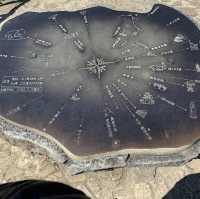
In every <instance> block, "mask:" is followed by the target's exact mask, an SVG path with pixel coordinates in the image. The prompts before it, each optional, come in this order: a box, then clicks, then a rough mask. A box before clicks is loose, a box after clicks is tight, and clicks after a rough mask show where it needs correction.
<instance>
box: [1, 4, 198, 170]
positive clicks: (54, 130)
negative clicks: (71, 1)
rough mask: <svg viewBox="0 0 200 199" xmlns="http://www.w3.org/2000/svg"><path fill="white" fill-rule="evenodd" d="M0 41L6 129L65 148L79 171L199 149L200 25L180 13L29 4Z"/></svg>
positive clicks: (140, 162) (14, 134)
mask: <svg viewBox="0 0 200 199" xmlns="http://www.w3.org/2000/svg"><path fill="white" fill-rule="evenodd" d="M163 16H165V17H163ZM160 19H162V20H160ZM47 33H48V34H47ZM0 41H1V45H0V128H1V130H2V133H4V134H5V135H6V134H8V136H9V138H11V137H13V138H17V139H18V138H19V139H20V140H28V141H30V142H31V143H37V144H38V145H39V146H40V147H42V146H44V149H47V148H48V150H49V152H50V154H52V151H53V150H54V149H55V150H56V153H55V154H56V155H55V157H57V150H59V151H61V152H62V151H63V150H64V152H66V158H67V161H65V162H66V165H68V166H70V167H71V168H72V169H78V172H80V171H82V170H96V169H105V168H106V169H107V168H112V167H113V166H114V167H121V166H125V165H127V166H131V165H137V166H139V165H143V163H144V162H145V164H146V162H147V164H150V165H151V164H153V165H156V164H162V165H164V164H166V165H168V164H169V162H171V163H172V164H174V163H175V160H176V157H177V163H180V162H185V161H186V160H190V159H192V156H193V154H197V153H198V154H199V153H200V142H197V141H198V140H200V75H199V74H200V31H199V29H198V28H197V27H196V25H195V24H193V23H192V22H191V21H190V20H189V19H188V18H187V17H185V16H184V15H183V14H182V13H179V12H178V11H176V10H174V9H172V8H169V7H166V6H163V5H155V6H154V7H153V8H152V10H151V11H150V12H148V13H133V12H128V11H123V12H121V11H114V10H110V9H108V8H103V7H94V8H88V9H86V10H83V11H74V12H67V11H62V12H59V11H58V12H53V13H52V12H43V13H32V12H30V13H26V14H23V15H21V16H17V17H15V18H13V19H12V20H11V19H10V20H9V22H6V23H4V24H3V26H2V29H1V30H0ZM3 131H4V132H3ZM42 136H44V137H42ZM45 139H47V141H46V140H45ZM50 139H51V140H52V143H50V141H49V140H50ZM54 142H56V143H54ZM193 143H195V147H193V145H194V144H193ZM197 145H198V151H196V148H197V147H196V146H197ZM60 146H61V148H62V149H60V148H59V147H60ZM183 146H187V150H189V152H187V153H186V151H185V150H186V148H185V147H183ZM189 146H191V147H192V148H189ZM179 147H182V149H183V150H184V153H182V152H179V153H178V152H177V151H176V150H177V149H178V148H179ZM159 148H162V149H163V150H161V151H160V150H159ZM143 149H145V150H143ZM165 149H167V151H165ZM168 149H169V150H170V151H169V152H170V153H169V154H168ZM122 150H123V152H122ZM134 150H137V151H138V153H137V155H136V153H135V151H134ZM194 150H195V151H194ZM157 151H159V155H158V154H157ZM180 151H181V150H180ZM172 152H173V153H172ZM59 153H60V152H59ZM143 153H145V154H144V155H143ZM154 153H155V154H154ZM162 153H163V154H162ZM63 154H64V153H63V152H62V154H61V156H62V158H63ZM171 154H172V156H171ZM183 154H188V155H187V156H188V157H185V156H186V155H183ZM121 155H123V159H122V158H121V157H122V156H121ZM163 155H164V156H163ZM180 156H181V157H182V158H181V159H180ZM53 157H54V155H53ZM75 157H77V158H76V159H74V158H75ZM79 157H81V158H79ZM163 157H164V158H163ZM194 157H196V155H194ZM85 158H86V159H85ZM94 158H95V159H94ZM71 159H72V161H71ZM68 160H70V161H68ZM96 160H97V161H96ZM59 161H60V160H59ZM61 161H63V159H62V160H61ZM102 162H103V163H102ZM94 163H95V164H94ZM84 165H86V167H84ZM88 165H89V166H88Z"/></svg>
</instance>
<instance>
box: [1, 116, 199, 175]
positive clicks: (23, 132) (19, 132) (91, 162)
mask: <svg viewBox="0 0 200 199" xmlns="http://www.w3.org/2000/svg"><path fill="white" fill-rule="evenodd" d="M0 129H1V133H2V135H3V136H5V138H7V139H8V140H10V139H11V140H15V141H16V140H17V141H20V142H28V143H32V144H33V145H36V146H38V147H39V148H40V149H41V150H42V151H44V150H45V151H46V152H47V154H48V156H49V157H50V158H52V159H53V160H55V161H56V162H57V163H61V164H64V166H65V167H66V168H68V169H69V171H70V172H71V174H72V175H75V174H78V173H82V172H88V171H97V170H103V169H104V170H105V169H110V168H119V167H126V166H127V167H134V166H140V167H141V166H149V167H150V166H155V167H157V166H174V165H180V164H184V163H186V162H188V161H190V160H192V159H194V158H195V157H197V156H198V155H199V154H200V140H198V141H196V142H195V143H193V144H192V145H191V146H188V147H186V148H185V149H182V150H180V151H178V152H173V153H168V154H167V153H166V154H145V153H144V154H143V153H140V154H138V153H123V154H122V153H121V154H120V152H119V154H112V153H109V154H100V155H96V156H95V157H94V158H93V159H73V158H71V157H70V156H69V155H68V154H66V152H65V151H64V150H63V149H62V148H61V147H60V146H59V145H58V144H57V143H55V142H54V141H53V140H52V139H50V138H47V137H45V136H42V135H39V134H38V133H36V132H34V130H33V129H30V128H25V127H22V126H21V125H17V124H14V123H12V122H9V121H7V120H6V119H4V118H3V117H0ZM41 150H40V151H41Z"/></svg>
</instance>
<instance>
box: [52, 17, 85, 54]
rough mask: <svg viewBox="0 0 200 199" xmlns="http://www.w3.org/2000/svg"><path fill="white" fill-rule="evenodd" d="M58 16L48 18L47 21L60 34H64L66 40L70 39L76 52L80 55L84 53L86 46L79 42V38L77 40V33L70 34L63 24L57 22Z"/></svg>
mask: <svg viewBox="0 0 200 199" xmlns="http://www.w3.org/2000/svg"><path fill="white" fill-rule="evenodd" d="M58 16H59V14H54V15H52V16H50V17H49V18H48V19H49V21H51V22H52V23H53V24H54V25H56V26H57V28H58V29H59V30H60V31H61V32H62V33H64V35H65V37H64V38H66V39H71V40H72V43H73V45H74V46H75V47H76V49H77V50H78V51H80V52H81V53H82V52H84V51H85V49H86V46H85V44H84V42H83V41H81V40H80V39H79V38H78V35H77V34H78V33H76V32H75V33H74V32H71V31H70V30H69V28H68V27H67V26H65V25H64V24H62V23H61V22H59V20H58Z"/></svg>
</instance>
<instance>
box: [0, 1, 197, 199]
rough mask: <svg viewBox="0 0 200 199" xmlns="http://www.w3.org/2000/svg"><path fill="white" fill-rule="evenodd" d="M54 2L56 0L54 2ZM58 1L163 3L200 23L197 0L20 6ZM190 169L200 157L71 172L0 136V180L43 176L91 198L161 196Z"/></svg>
mask: <svg viewBox="0 0 200 199" xmlns="http://www.w3.org/2000/svg"><path fill="white" fill-rule="evenodd" d="M54 2H57V3H56V4H57V5H56V4H55V3H54ZM122 2H123V3H122ZM142 2H145V3H142ZM147 2H148V3H147ZM59 3H62V5H66V9H67V8H71V9H74V8H76V7H78V8H80V7H81V6H83V7H86V6H87V5H91V4H103V5H104V4H106V5H110V6H111V7H114V8H117V7H120V8H123V9H126V8H127V9H129V10H132V11H134V10H141V11H144V10H150V8H151V7H152V5H153V3H164V4H167V5H171V6H174V7H175V8H177V9H179V10H181V11H182V12H184V13H185V14H186V15H189V16H191V17H192V19H193V20H194V21H195V22H196V23H198V24H200V1H196V0H177V1H176V0H158V1H154V0H149V1H145V0H144V1H143V0H142V1H138V0H136V1H133V0H132V1H131V0H125V1H120V0H95V1H92V0H91V1H90V0H82V1H77V0H73V1H72V0H58V1H51V0H49V1H44V2H43V3H40V1H38V0H32V1H31V2H30V3H28V4H27V5H25V8H23V9H31V6H32V8H33V9H35V8H37V9H39V10H42V9H50V10H51V8H54V9H55V8H56V7H57V9H59V8H60V4H59ZM58 4H59V5H58ZM144 5H145V6H144ZM12 7H13V5H9V6H6V7H1V8H0V14H3V13H6V12H7V11H8V10H10V9H11V8H12ZM62 7H63V6H62ZM193 173H200V160H193V161H191V162H189V163H187V164H186V165H183V166H179V167H164V168H162V167H159V168H120V169H114V170H110V171H99V172H90V173H84V174H80V175H77V176H71V175H70V173H69V171H68V170H67V169H66V168H63V167H62V166H59V165H57V164H56V163H55V162H53V161H52V160H50V159H49V158H48V157H47V156H45V155H42V154H39V153H35V152H32V151H31V150H27V148H25V147H23V146H22V147H18V146H14V145H12V144H10V143H9V142H8V141H6V140H4V139H0V183H4V182H10V181H15V180H24V179H43V180H53V181H59V182H63V183H66V184H68V185H71V186H73V187H76V188H78V189H81V190H83V191H84V192H85V193H86V194H88V195H89V196H90V197H91V198H94V199H160V198H162V197H163V196H164V195H165V194H166V193H167V192H168V191H169V190H170V189H171V188H172V187H173V186H174V185H175V183H176V182H177V181H179V180H180V179H182V178H183V177H184V176H186V175H189V174H193Z"/></svg>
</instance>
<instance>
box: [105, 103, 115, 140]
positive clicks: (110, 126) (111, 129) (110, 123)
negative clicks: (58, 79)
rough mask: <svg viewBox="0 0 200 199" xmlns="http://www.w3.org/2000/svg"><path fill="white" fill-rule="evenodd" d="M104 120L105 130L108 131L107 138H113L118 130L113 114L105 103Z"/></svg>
mask: <svg viewBox="0 0 200 199" xmlns="http://www.w3.org/2000/svg"><path fill="white" fill-rule="evenodd" d="M104 119H105V124H106V128H107V130H108V137H110V138H112V137H113V136H114V133H117V132H118V128H117V124H116V119H115V116H114V113H113V112H112V110H111V108H110V107H109V106H108V104H107V103H106V104H105V105H104Z"/></svg>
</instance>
